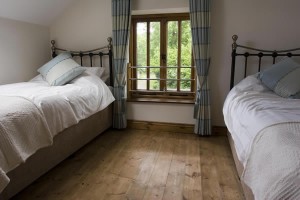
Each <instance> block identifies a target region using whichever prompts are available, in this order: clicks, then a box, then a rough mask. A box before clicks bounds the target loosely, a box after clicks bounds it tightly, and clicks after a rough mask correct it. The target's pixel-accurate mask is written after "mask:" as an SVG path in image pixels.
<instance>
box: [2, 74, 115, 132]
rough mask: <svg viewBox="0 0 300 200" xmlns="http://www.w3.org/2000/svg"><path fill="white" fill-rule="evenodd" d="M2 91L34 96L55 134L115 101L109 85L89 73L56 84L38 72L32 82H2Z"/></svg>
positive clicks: (8, 94) (33, 100)
mask: <svg viewBox="0 0 300 200" xmlns="http://www.w3.org/2000/svg"><path fill="white" fill-rule="evenodd" d="M0 94H1V95H7V96H21V97H25V98H27V99H30V100H31V101H32V102H33V103H34V104H35V105H36V106H37V107H38V108H40V109H41V111H42V112H43V113H44V115H45V118H46V121H47V124H48V125H49V128H50V132H51V134H52V135H53V136H55V135H56V134H57V133H59V132H60V131H62V130H64V129H65V128H68V127H70V126H72V125H74V124H76V123H78V122H79V121H80V120H82V119H85V118H87V117H89V116H91V115H93V114H95V113H96V112H98V111H101V110H103V109H104V108H106V107H107V106H108V105H109V104H110V103H112V102H113V101H114V97H113V95H112V93H111V91H110V89H109V88H108V87H107V85H106V84H105V83H104V82H103V81H102V80H101V79H100V78H98V77H96V76H94V75H90V74H89V75H88V74H86V73H83V74H82V75H81V76H79V77H78V78H75V79H74V80H73V81H71V82H70V84H66V85H63V86H55V87H53V86H49V84H48V83H47V82H46V81H44V80H43V79H42V78H41V76H40V75H38V76H37V77H35V78H34V79H32V80H31V81H29V82H22V83H15V84H8V85H1V86H0Z"/></svg>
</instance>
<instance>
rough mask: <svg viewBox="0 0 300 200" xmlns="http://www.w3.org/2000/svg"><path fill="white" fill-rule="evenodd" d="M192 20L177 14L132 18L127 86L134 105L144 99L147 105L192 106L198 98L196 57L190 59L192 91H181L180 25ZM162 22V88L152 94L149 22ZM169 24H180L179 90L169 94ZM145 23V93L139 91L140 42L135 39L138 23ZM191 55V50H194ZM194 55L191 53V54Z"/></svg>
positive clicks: (179, 30) (179, 47)
mask: <svg viewBox="0 0 300 200" xmlns="http://www.w3.org/2000/svg"><path fill="white" fill-rule="evenodd" d="M186 20H190V17H189V13H176V14H155V15H133V16H132V21H131V31H130V45H129V65H128V69H127V73H128V77H127V78H128V85H127V96H128V100H131V101H134V100H137V101H139V99H140V100H141V99H143V100H141V101H145V99H148V100H149V101H156V100H157V101H158V102H167V101H168V99H170V102H179V103H180V102H184V103H187V102H188V103H193V102H194V98H195V88H196V81H195V69H194V67H193V66H194V59H193V55H191V66H190V67H188V68H191V77H190V79H186V80H188V81H191V90H190V91H182V90H181V91H179V89H180V81H181V80H184V79H181V77H180V69H181V68H184V67H182V66H180V65H181V45H180V44H181V22H182V21H186ZM156 21H157V22H160V66H159V68H160V79H159V81H160V86H159V90H150V86H149V85H150V84H149V83H150V78H149V77H150V69H151V68H155V67H151V66H150V45H149V44H150V31H149V30H150V22H156ZM168 21H178V32H179V34H178V52H177V55H178V58H177V66H175V68H177V80H175V79H174V80H175V81H177V88H176V90H166V88H165V87H167V86H166V82H167V69H168V68H169V69H170V68H171V67H170V66H169V67H168V66H167V45H168V42H167V41H168V38H167V33H168V31H167V28H168V26H167V23H168ZM141 22H146V23H147V30H148V31H147V32H146V34H147V56H146V57H147V58H146V59H147V61H146V62H147V66H150V67H143V68H146V73H147V78H146V79H147V81H146V90H138V89H137V80H141V79H137V72H136V71H137V70H136V69H137V67H131V65H132V66H136V61H137V52H136V49H137V48H136V47H137V44H136V42H137V39H136V27H137V23H141ZM191 52H192V49H191ZM191 54H192V53H191Z"/></svg>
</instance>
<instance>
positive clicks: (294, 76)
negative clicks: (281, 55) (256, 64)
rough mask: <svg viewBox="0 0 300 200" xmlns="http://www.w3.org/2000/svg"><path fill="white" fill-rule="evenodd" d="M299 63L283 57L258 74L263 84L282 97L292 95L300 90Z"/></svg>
mask: <svg viewBox="0 0 300 200" xmlns="http://www.w3.org/2000/svg"><path fill="white" fill-rule="evenodd" d="M299 77H300V64H298V63H297V62H295V61H294V60H292V59H291V58H285V59H283V60H281V61H280V62H278V63H276V64H274V65H272V66H271V67H269V68H267V69H266V70H264V71H262V72H261V73H260V74H259V78H260V80H261V81H262V83H263V84H264V85H266V86H267V87H268V88H270V89H271V90H273V91H274V92H275V93H276V94H278V95H279V96H282V97H292V96H293V95H295V94H296V93H298V92H299V91H300V78H299Z"/></svg>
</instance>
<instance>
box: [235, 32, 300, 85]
mask: <svg viewBox="0 0 300 200" xmlns="http://www.w3.org/2000/svg"><path fill="white" fill-rule="evenodd" d="M237 39H238V36H237V35H233V36H232V40H233V43H232V53H231V57H232V60H231V77H230V89H232V88H233V86H234V80H235V70H236V57H238V56H241V57H244V59H245V60H244V78H245V77H246V76H247V70H248V57H258V64H257V65H258V69H257V71H258V72H260V70H261V65H262V57H272V62H273V64H274V63H275V62H276V58H277V57H285V56H287V57H295V56H300V53H299V52H297V51H300V48H293V49H283V50H268V49H258V48H253V47H248V46H244V45H239V44H237ZM238 50H239V51H241V50H246V51H245V52H243V53H240V52H237V51H238ZM247 50H249V51H251V52H250V53H249V52H248V51H247Z"/></svg>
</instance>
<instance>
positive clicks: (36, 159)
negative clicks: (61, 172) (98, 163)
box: [0, 105, 112, 200]
mask: <svg viewBox="0 0 300 200" xmlns="http://www.w3.org/2000/svg"><path fill="white" fill-rule="evenodd" d="M111 125H112V106H111V105H110V106H108V107H107V108H106V109H104V110H102V111H100V112H98V113H96V114H94V115H92V116H90V117H89V118H87V119H84V120H81V121H80V122H79V123H78V124H76V125H73V126H71V127H69V128H67V129H65V130H64V131H62V132H61V133H59V134H57V135H56V136H55V137H54V140H53V145H52V146H48V147H46V148H42V149H40V150H38V151H37V153H35V154H33V155H32V156H31V157H29V158H28V160H27V161H26V162H25V163H22V164H21V165H19V166H18V167H17V168H15V169H14V170H12V171H10V172H8V174H7V175H8V177H9V178H10V183H9V184H8V186H7V187H6V188H5V189H4V191H3V192H2V193H1V194H0V200H6V199H9V198H11V197H12V196H14V195H16V194H17V193H18V192H20V191H21V190H22V189H24V188H25V187H26V186H28V185H30V184H31V183H32V182H33V181H35V180H36V179H38V178H39V177H40V176H42V175H43V174H45V173H46V172H47V171H49V170H50V169H51V168H53V167H54V166H56V165H57V164H59V163H60V162H61V161H63V160H64V159H66V158H67V157H68V156H70V155H71V154H73V153H74V152H75V151H77V150H78V149H80V148H81V147H83V146H84V145H86V144H87V143H88V142H90V141H91V140H92V139H94V138H95V137H96V136H98V135H99V134H100V133H102V132H104V131H105V130H107V129H108V128H110V127H111ZM83 133H84V134H83Z"/></svg>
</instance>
